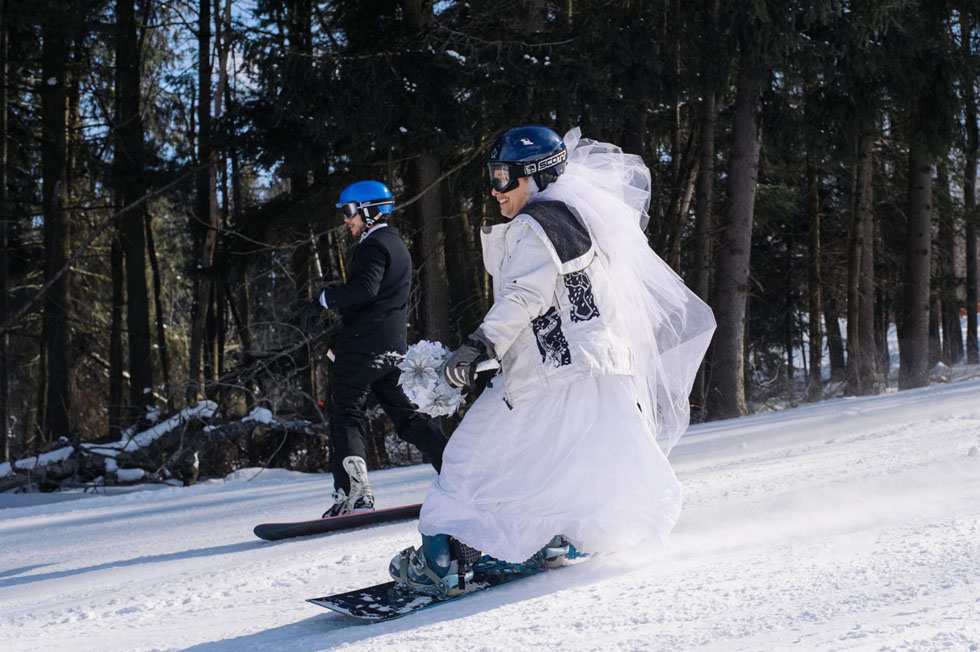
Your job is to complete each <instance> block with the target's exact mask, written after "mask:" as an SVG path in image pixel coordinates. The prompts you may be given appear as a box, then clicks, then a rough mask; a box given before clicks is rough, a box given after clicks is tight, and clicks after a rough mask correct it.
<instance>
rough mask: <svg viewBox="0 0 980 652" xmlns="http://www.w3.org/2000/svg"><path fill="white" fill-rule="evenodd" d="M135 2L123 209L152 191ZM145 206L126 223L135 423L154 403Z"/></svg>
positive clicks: (123, 42) (119, 7)
mask: <svg viewBox="0 0 980 652" xmlns="http://www.w3.org/2000/svg"><path fill="white" fill-rule="evenodd" d="M134 5H135V3H134V0H118V2H117V3H116V19H117V25H116V30H117V31H116V124H115V129H114V131H115V153H114V154H115V157H114V162H113V164H114V168H115V178H116V192H117V196H118V197H119V202H118V204H119V206H120V207H122V206H128V205H129V204H131V203H133V202H135V201H137V200H138V199H139V198H141V197H142V196H143V195H144V194H145V192H146V181H145V178H144V171H143V120H142V117H141V113H140V48H139V41H138V40H137V35H136V13H135V6H134ZM146 212H147V208H146V206H145V204H141V205H140V206H139V207H137V208H134V209H132V210H130V211H128V212H127V213H126V214H124V215H123V217H122V220H121V223H120V232H121V234H122V247H123V252H124V257H125V262H126V329H127V336H128V339H129V376H130V377H129V402H130V408H131V410H133V412H134V413H133V414H132V415H131V417H132V420H133V421H135V420H136V418H138V416H139V410H140V408H142V407H144V406H145V405H147V404H148V403H149V402H150V400H151V399H152V396H153V394H152V391H153V359H152V356H151V353H150V351H151V346H150V342H151V339H152V337H151V335H150V332H151V331H150V306H149V293H148V291H147V285H146V230H145V229H146V224H145V223H146V219H147V214H146Z"/></svg>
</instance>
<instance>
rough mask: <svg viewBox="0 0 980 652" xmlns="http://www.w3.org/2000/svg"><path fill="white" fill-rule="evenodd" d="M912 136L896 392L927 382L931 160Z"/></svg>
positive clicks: (930, 254)
mask: <svg viewBox="0 0 980 652" xmlns="http://www.w3.org/2000/svg"><path fill="white" fill-rule="evenodd" d="M915 136H917V134H916V135H914V136H913V138H912V140H911V143H910V145H909V167H908V175H909V176H908V225H907V231H906V236H905V283H904V292H903V294H902V306H901V311H900V314H898V315H897V316H896V321H897V326H898V352H899V375H898V386H899V389H909V388H912V387H922V386H923V385H925V384H927V383H928V380H929V378H928V374H929V308H930V306H929V303H930V299H929V274H930V271H931V256H932V249H931V247H932V234H931V227H932V161H931V159H930V157H929V155H928V154H927V153H926V151H925V149H924V146H923V145H922V144H921V143H920V142H919V140H920V139H919V138H918V137H915Z"/></svg>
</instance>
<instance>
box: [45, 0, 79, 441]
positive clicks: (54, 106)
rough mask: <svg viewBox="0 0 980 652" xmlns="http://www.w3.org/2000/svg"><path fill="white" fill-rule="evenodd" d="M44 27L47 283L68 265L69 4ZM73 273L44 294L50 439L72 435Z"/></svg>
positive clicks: (56, 7)
mask: <svg viewBox="0 0 980 652" xmlns="http://www.w3.org/2000/svg"><path fill="white" fill-rule="evenodd" d="M49 6H50V8H51V12H50V13H49V14H48V15H47V16H46V18H45V20H44V24H43V27H42V34H41V38H42V47H41V65H42V74H41V81H40V86H41V88H40V95H41V174H42V177H43V181H42V184H41V195H42V202H43V214H44V251H45V267H44V279H45V282H47V281H49V280H52V279H54V278H55V277H56V276H57V275H58V274H59V273H60V271H61V269H62V268H63V267H64V266H65V265H66V264H67V263H68V257H69V246H70V243H69V226H68V213H67V210H66V203H67V201H68V187H67V175H68V170H67V128H68V95H67V75H68V71H67V61H68V53H69V45H70V42H71V39H70V30H69V28H68V22H69V21H70V17H69V10H68V7H67V6H64V5H61V3H52V4H51V5H49ZM70 280H71V274H70V272H66V273H64V274H62V275H61V276H60V277H58V278H57V280H55V281H54V282H53V284H52V285H51V287H50V288H49V290H48V292H47V294H46V295H45V296H44V315H43V325H42V333H41V347H42V349H43V353H42V356H41V358H42V360H45V361H46V363H47V364H46V368H42V373H43V374H45V376H46V381H45V389H46V392H45V393H46V397H45V400H44V405H45V416H44V438H45V440H47V441H50V440H51V439H52V438H55V437H59V436H61V435H67V434H68V432H69V431H70V430H71V420H72V410H71V395H70V384H69V379H70V377H71V366H70V363H69V351H68V347H69V344H68V340H69V326H68V325H69V301H70V291H69V287H70Z"/></svg>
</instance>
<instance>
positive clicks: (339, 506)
mask: <svg viewBox="0 0 980 652" xmlns="http://www.w3.org/2000/svg"><path fill="white" fill-rule="evenodd" d="M346 505H347V492H346V491H344V490H343V489H334V490H333V505H331V507H330V509H328V510H327V511H325V512H323V516H321V517H320V518H330V517H332V516H342V515H344V514H346V513H347V512H346V511H344V509H345V506H346Z"/></svg>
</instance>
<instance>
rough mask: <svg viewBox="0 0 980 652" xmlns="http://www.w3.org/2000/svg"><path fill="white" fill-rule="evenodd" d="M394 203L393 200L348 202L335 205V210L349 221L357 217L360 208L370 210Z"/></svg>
mask: <svg viewBox="0 0 980 652" xmlns="http://www.w3.org/2000/svg"><path fill="white" fill-rule="evenodd" d="M394 203H395V200H394V199H377V200H374V201H363V202H356V201H349V202H344V203H343V204H337V208H339V209H340V212H341V214H342V215H343V216H344V219H345V220H349V219H351V218H352V217H354V216H355V215H357V212H358V211H359V210H361V209H362V208H370V207H372V206H383V205H385V204H394Z"/></svg>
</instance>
